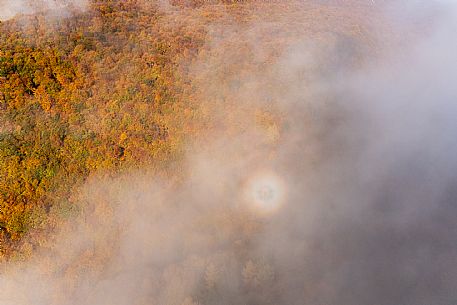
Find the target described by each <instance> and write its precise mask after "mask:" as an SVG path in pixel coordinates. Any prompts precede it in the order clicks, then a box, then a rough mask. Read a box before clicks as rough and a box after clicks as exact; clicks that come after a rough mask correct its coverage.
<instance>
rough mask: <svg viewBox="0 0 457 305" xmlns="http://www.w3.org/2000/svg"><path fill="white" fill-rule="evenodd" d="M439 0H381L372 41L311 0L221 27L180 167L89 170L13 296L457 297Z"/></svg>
mask: <svg viewBox="0 0 457 305" xmlns="http://www.w3.org/2000/svg"><path fill="white" fill-rule="evenodd" d="M0 3H1V2H0ZM1 5H2V6H3V4H1ZM298 5H301V4H298ZM303 5H305V7H306V5H307V4H303ZM339 5H342V6H343V5H344V4H339ZM429 5H430V6H428V5H426V6H424V4H423V3H422V2H420V1H415V2H410V3H409V4H408V5H401V4H391V3H388V4H386V5H384V4H383V5H379V4H373V7H372V8H371V9H373V10H375V9H376V10H379V12H377V13H376V14H379V16H381V17H379V18H380V19H376V20H374V21H372V23H367V24H364V23H360V26H373V27H374V29H376V30H377V31H379V36H377V37H376V38H375V40H376V42H375V43H374V44H375V46H376V47H374V48H373V49H375V51H373V50H371V49H370V48H369V47H367V46H366V44H367V41H369V42H370V43H371V40H364V38H361V39H356V38H351V37H349V36H347V35H343V34H342V32H341V31H339V30H338V29H335V31H334V32H323V31H321V30H319V29H318V30H316V31H315V32H311V33H310V32H309V30H308V29H307V28H306V26H307V23H306V22H305V21H303V22H302V20H303V19H304V18H302V17H303V15H304V14H305V10H294V9H285V10H283V11H281V13H280V14H279V13H278V16H276V15H275V6H274V5H273V6H272V7H271V8H270V7H267V8H265V6H263V5H261V4H258V8H257V9H258V10H265V15H264V16H268V17H265V18H266V20H260V21H259V20H253V21H250V22H249V23H247V24H243V25H239V24H237V23H236V21H235V20H230V23H229V24H227V22H226V20H225V19H224V21H221V22H220V23H217V22H216V23H215V24H213V25H212V27H211V29H210V33H211V36H210V38H209V41H208V42H207V45H206V47H205V52H204V54H203V55H201V56H199V58H198V59H197V60H196V61H193V62H191V63H188V62H184V63H182V65H183V67H185V68H186V69H189V70H190V71H192V75H193V82H194V84H195V86H196V87H197V88H198V97H199V98H200V100H201V103H202V106H204V107H206V109H208V110H207V113H208V115H207V116H208V117H207V119H208V126H210V128H208V134H207V135H205V137H203V138H201V139H195V140H194V142H192V141H189V143H188V145H187V150H186V158H185V161H184V162H182V163H179V164H176V165H175V166H173V167H172V168H173V171H175V174H176V176H177V178H176V179H173V180H171V179H170V180H166V179H163V178H161V177H158V176H156V175H154V173H153V172H152V171H150V170H149V169H145V170H143V171H138V170H136V171H133V170H132V171H131V172H128V173H125V174H123V175H122V176H120V177H115V178H112V177H111V178H107V177H104V176H103V175H99V176H97V175H95V176H93V177H91V178H90V179H88V181H87V182H86V183H85V184H84V185H83V186H82V187H80V188H79V189H77V190H76V191H75V194H74V197H73V198H72V200H73V202H74V203H75V205H76V206H78V207H80V209H81V212H80V214H79V215H78V216H77V217H76V219H74V220H72V221H69V223H68V224H67V225H66V226H64V227H62V228H60V232H59V234H57V235H56V236H55V237H54V238H53V240H52V241H50V244H51V245H52V246H51V245H46V246H45V247H43V249H38V250H37V251H36V254H35V255H34V257H33V258H32V259H30V261H29V262H27V263H25V264H24V263H17V264H14V263H12V264H9V265H7V266H4V270H3V271H2V273H0V287H1V289H0V304H2V305H26V304H37V305H51V304H58V305H105V304H106V305H108V304H110V305H137V304H138V305H143V304H161V305H162V304H167V305H172V304H173V305H174V304H176V305H196V304H202V305H204V304H218V305H224V304H237V305H238V304H284V305H286V304H287V305H293V304H302V305H303V304H305V305H316V304H329V305H362V304H376V305H399V304H401V305H429V304H433V305H454V304H455V302H456V301H457V242H456V236H457V221H456V219H457V206H456V201H457V120H456V118H457V89H456V87H455V84H454V82H455V80H456V79H457V75H456V73H457V72H456V71H457V40H456V39H455V33H456V31H457V23H456V21H455V20H457V19H456V18H457V6H456V5H454V4H453V3H450V2H442V3H434V4H429ZM21 7H22V8H21V9H24V6H21ZM298 7H299V8H302V7H301V6H298ZM335 7H336V8H338V5H335ZM8 8H9V11H11V12H19V9H18V8H15V6H11V5H10V6H8ZM254 8H255V5H254ZM430 8H433V14H430V10H429V9H430ZM269 9H271V10H272V11H273V13H271V12H270V11H268V10H269ZM435 9H436V10H435ZM20 12H23V11H20ZM9 14H10V15H12V13H9ZM402 16H407V17H408V18H406V17H405V18H403V17H402ZM268 18H271V19H268ZM379 20H383V21H385V22H388V23H389V26H390V28H389V31H388V33H395V35H393V36H395V37H394V38H391V39H386V37H387V36H388V34H385V32H384V31H385V28H383V27H381V26H376V24H375V25H373V23H376V22H377V21H379ZM336 21H337V20H336ZM423 22H427V23H426V26H425V28H427V31H426V33H417V32H414V31H413V33H411V28H414V26H415V25H416V24H418V23H421V24H422V23H423ZM355 23H358V21H355ZM368 24H370V25H368ZM373 33H374V34H373V35H377V33H378V32H376V31H373ZM322 37H325V39H322ZM285 38H287V42H286V43H284V42H283V40H284V39H285ZM384 39H386V40H384ZM380 46H382V50H381V51H379V49H377V47H379V48H381V47H380ZM227 71H229V72H230V73H226V72H227ZM272 207H273V208H272Z"/></svg>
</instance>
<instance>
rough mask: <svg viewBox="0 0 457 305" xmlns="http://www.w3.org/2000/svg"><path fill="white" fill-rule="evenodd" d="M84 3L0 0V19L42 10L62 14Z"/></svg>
mask: <svg viewBox="0 0 457 305" xmlns="http://www.w3.org/2000/svg"><path fill="white" fill-rule="evenodd" d="M86 5H87V0H0V21H6V20H9V19H11V18H14V17H15V16H17V15H32V14H36V13H43V12H46V13H49V14H51V15H54V16H57V15H58V16H64V15H65V14H67V13H68V12H69V11H70V10H75V9H77V10H82V9H84V8H85V7H86Z"/></svg>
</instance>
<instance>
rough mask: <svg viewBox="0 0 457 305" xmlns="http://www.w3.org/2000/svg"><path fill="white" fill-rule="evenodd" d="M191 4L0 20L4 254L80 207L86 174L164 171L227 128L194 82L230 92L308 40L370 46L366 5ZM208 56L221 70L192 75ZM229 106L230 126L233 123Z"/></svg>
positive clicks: (104, 5) (98, 6)
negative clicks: (189, 147)
mask: <svg viewBox="0 0 457 305" xmlns="http://www.w3.org/2000/svg"><path fill="white" fill-rule="evenodd" d="M182 3H184V2H182ZM185 3H186V4H181V3H180V2H179V1H176V2H174V3H172V4H171V5H170V6H169V7H167V8H163V7H160V6H158V5H154V4H152V5H146V4H143V3H141V2H138V1H128V2H125V1H98V2H93V3H91V4H90V6H89V7H88V8H87V10H86V11H85V12H75V13H74V16H70V17H63V18H60V17H51V18H50V17H49V15H47V14H45V13H38V14H37V15H34V16H23V17H17V18H16V19H15V20H10V21H7V22H4V23H2V24H1V31H0V33H1V34H0V35H1V39H0V42H1V45H0V62H1V70H0V88H1V90H0V92H1V95H0V98H1V113H0V114H1V122H2V126H1V138H0V147H1V149H0V151H1V156H2V158H1V161H0V162H1V169H2V170H1V175H2V177H1V181H2V183H1V186H0V187H1V192H0V193H1V198H0V210H1V216H0V228H1V230H0V235H1V236H0V237H1V243H0V244H1V245H2V246H1V252H2V253H3V255H6V256H8V255H9V254H8V253H10V251H11V250H12V249H15V248H16V247H17V245H20V242H19V241H20V240H21V239H22V237H23V236H24V235H25V234H26V233H27V232H31V231H35V234H37V233H36V232H37V231H40V230H41V231H43V230H44V231H43V232H45V231H47V230H49V229H52V227H53V226H55V224H56V221H57V222H58V220H57V219H53V218H55V217H57V218H60V217H65V215H67V214H68V212H69V211H70V210H72V209H75V207H74V203H72V202H71V200H70V196H71V191H72V189H73V188H74V187H75V186H77V185H80V184H81V183H82V182H84V180H85V179H86V178H87V177H89V176H90V175H91V174H94V173H97V174H100V173H105V174H108V175H115V174H116V173H119V172H121V171H123V170H125V169H132V168H144V167H147V168H155V169H156V170H157V171H162V170H163V169H164V168H166V167H167V164H168V165H169V164H170V162H174V161H177V160H179V159H180V158H182V154H183V150H184V147H183V143H184V141H187V142H190V141H191V139H194V140H195V139H196V137H198V136H200V137H203V138H205V136H207V135H210V134H211V133H214V131H212V130H214V128H216V127H215V126H216V125H218V126H219V128H220V126H221V124H219V123H221V121H215V120H214V119H212V118H210V117H205V113H208V109H209V108H211V103H212V104H213V105H214V104H215V103H217V101H215V99H217V97H213V96H209V94H208V92H204V95H205V96H204V97H202V96H201V92H200V96H198V94H199V91H201V89H202V88H203V87H204V86H206V85H202V84H199V83H198V82H199V81H202V82H207V81H208V80H210V79H212V80H215V79H217V90H224V89H223V88H227V86H233V82H234V81H238V82H239V80H241V79H243V77H245V76H248V77H249V75H250V74H253V75H256V73H262V72H261V71H262V69H263V71H267V70H268V69H269V67H270V66H271V64H272V63H274V61H275V58H277V57H278V56H279V55H280V54H281V49H284V48H286V47H287V45H288V44H290V41H292V42H294V40H295V39H297V38H298V37H301V36H303V35H307V38H308V39H319V40H321V41H323V43H324V44H329V45H330V44H333V43H335V41H336V40H335V39H337V40H338V43H342V45H341V47H342V48H344V47H345V46H344V44H354V43H356V42H351V41H356V40H359V41H361V42H362V41H363V48H367V47H368V45H369V44H372V45H373V44H374V42H373V41H374V37H370V34H369V32H370V31H369V24H368V22H367V18H365V16H363V15H364V13H365V10H366V9H370V7H367V6H364V5H357V4H354V5H344V6H341V5H339V6H338V4H335V5H330V4H327V5H324V4H313V3H312V2H311V3H309V4H301V3H295V4H294V3H284V4H281V3H276V4H274V3H273V4H270V3H265V4H263V3H261V2H259V3H256V2H252V3H251V2H240V3H231V2H225V3H224V2H221V3H220V4H217V3H214V4H208V3H205V4H203V2H202V3H199V2H198V1H195V2H192V3H190V2H185ZM294 11H295V13H292V15H291V13H290V12H294ZM358 11H360V13H358ZM303 12H305V13H303ZM294 15H295V16H294ZM291 16H292V19H293V21H292V20H289V21H291V22H289V23H285V19H284V18H291ZM257 20H260V21H261V24H260V25H256V26H258V29H254V31H258V33H254V34H253V35H257V36H258V38H259V41H258V43H259V44H261V48H262V49H264V50H267V52H269V53H270V54H265V58H263V59H261V61H260V62H259V61H258V59H256V58H255V57H253V56H254V55H255V54H254V53H252V52H253V51H254V49H255V48H256V46H253V45H249V43H250V41H249V40H250V39H251V38H250V37H246V36H245V35H246V33H244V30H245V29H248V30H249V31H252V30H253V29H252V24H253V22H256V21H257ZM209 29H211V31H212V32H211V33H209V32H208V30H209ZM278 31H281V34H280V36H278ZM234 35H235V36H234ZM270 35H273V36H270ZM315 37H316V38H315ZM342 37H344V38H342ZM214 39H218V40H220V41H221V44H220V46H218V47H217V48H214V47H212V46H210V44H211V40H214ZM361 45H362V44H360V45H358V46H357V47H356V48H359V46H361ZM348 46H349V45H348ZM354 47H355V46H354ZM368 48H369V47H368ZM354 50H355V49H354ZM344 52H345V51H344ZM348 52H353V51H350V50H349V51H348ZM357 52H359V53H362V52H361V51H359V50H357ZM342 54H343V53H342ZM341 56H344V55H341ZM347 56H353V54H348V55H347ZM360 58H361V57H360ZM348 59H349V58H348ZM350 60H353V59H350ZM205 61H206V64H207V65H214V67H217V68H216V69H219V70H211V71H203V72H198V73H199V75H198V76H197V77H194V76H195V74H192V73H195V72H194V71H191V69H190V68H189V67H191V66H192V64H194V65H195V63H199V62H205ZM334 61H335V59H334ZM258 69H260V70H258ZM208 72H209V73H210V75H207V74H205V73H208ZM266 73H269V72H268V71H267V72H266ZM229 74H231V76H228V75H229ZM232 75H233V76H232ZM198 77H199V78H203V79H202V80H200V79H198ZM234 78H236V79H238V80H235V79H234ZM227 84H228V85H227ZM205 90H206V89H205ZM208 90H209V89H208ZM230 90H232V89H230V88H228V89H226V92H219V93H218V94H219V95H223V98H224V100H226V102H225V106H224V107H229V106H228V105H229V101H230V99H233V97H234V96H235V95H234V94H233V92H230ZM200 99H205V101H202V100H200ZM219 99H220V97H219ZM234 103H235V104H236V101H234ZM270 106H271V105H270ZM230 111H231V114H230V115H231V116H233V117H234V118H233V121H229V122H226V123H227V124H229V125H233V126H237V123H236V120H237V117H236V111H234V110H233V109H232V110H230ZM240 118H241V117H239V118H238V120H239V119H240ZM215 124H216V125H215ZM233 126H232V127H233ZM227 128H231V127H230V126H228V127H227ZM235 128H237V127H235ZM222 132H226V130H225V131H224V130H223V131H222ZM207 140H208V139H207ZM203 141H204V140H203ZM157 174H158V175H159V174H160V173H159V172H158V173H157ZM169 174H171V175H176V174H177V173H176V172H173V173H169Z"/></svg>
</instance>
